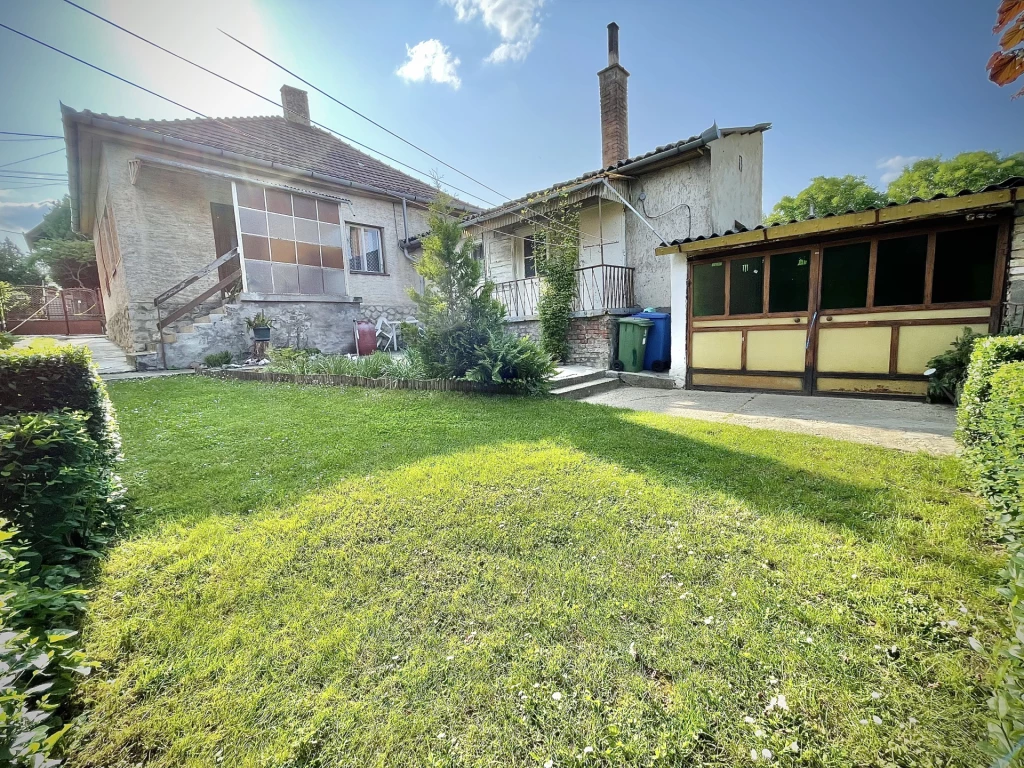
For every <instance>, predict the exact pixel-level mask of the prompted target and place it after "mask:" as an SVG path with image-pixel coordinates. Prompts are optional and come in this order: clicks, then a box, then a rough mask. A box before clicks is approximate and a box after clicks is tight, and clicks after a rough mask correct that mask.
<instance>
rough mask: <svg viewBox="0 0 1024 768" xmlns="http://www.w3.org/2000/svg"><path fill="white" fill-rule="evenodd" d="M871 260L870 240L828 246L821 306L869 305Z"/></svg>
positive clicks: (822, 280)
mask: <svg viewBox="0 0 1024 768" xmlns="http://www.w3.org/2000/svg"><path fill="white" fill-rule="evenodd" d="M870 260H871V244H870V243H854V244H853V245H836V246H832V247H831V248H825V249H824V251H823V252H822V262H821V308H822V309H855V308H859V307H866V306H867V305H868V262H869V261H870Z"/></svg>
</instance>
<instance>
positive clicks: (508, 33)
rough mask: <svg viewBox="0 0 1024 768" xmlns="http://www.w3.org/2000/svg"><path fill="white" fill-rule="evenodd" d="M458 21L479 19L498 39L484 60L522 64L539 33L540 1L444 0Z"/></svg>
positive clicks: (493, 62)
mask: <svg viewBox="0 0 1024 768" xmlns="http://www.w3.org/2000/svg"><path fill="white" fill-rule="evenodd" d="M445 2H446V3H448V5H450V6H452V8H454V9H455V17H456V18H457V19H458V20H459V21H470V20H471V19H474V18H476V17H477V16H479V17H480V20H481V21H483V23H484V26H486V27H488V28H489V29H493V30H494V31H496V32H497V33H498V34H499V35H500V36H501V45H499V46H498V47H497V48H495V49H494V50H493V51H491V55H490V56H488V57H487V59H486V61H489V62H491V63H492V64H500V63H502V62H504V61H522V60H523V59H525V58H526V56H527V54H528V53H529V52H530V49H532V48H533V42H534V40H536V39H537V35H539V34H540V9H541V7H542V6H543V5H544V0H445Z"/></svg>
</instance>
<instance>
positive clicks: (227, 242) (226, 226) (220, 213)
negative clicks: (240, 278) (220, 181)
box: [210, 203, 238, 296]
mask: <svg viewBox="0 0 1024 768" xmlns="http://www.w3.org/2000/svg"><path fill="white" fill-rule="evenodd" d="M210 215H211V216H212V217H213V243H214V248H215V250H216V251H217V257H218V258H219V257H221V256H223V255H224V254H225V253H227V252H228V251H230V250H231V249H232V248H237V247H238V229H237V228H236V227H235V209H234V208H233V207H232V206H230V205H225V204H224V203H210ZM237 269H238V262H237V261H229V262H227V263H226V264H221V265H220V266H219V267H217V276H218V278H220V279H221V280H223V279H224V278H226V277H228V276H229V275H230V274H232V273H233V272H235V271H236V270H237ZM236 288H237V286H236V285H231V286H228V287H227V288H225V289H224V290H223V291H221V294H222V295H224V296H227V295H229V294H230V293H232V292H234V291H235V290H236Z"/></svg>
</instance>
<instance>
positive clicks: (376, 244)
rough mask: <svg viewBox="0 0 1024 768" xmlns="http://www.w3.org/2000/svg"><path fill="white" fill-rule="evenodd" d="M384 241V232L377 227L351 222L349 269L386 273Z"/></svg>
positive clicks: (377, 273) (378, 273) (379, 273)
mask: <svg viewBox="0 0 1024 768" xmlns="http://www.w3.org/2000/svg"><path fill="white" fill-rule="evenodd" d="M382 241H383V237H382V232H381V230H380V229H378V228H377V227H364V226H361V225H359V224H350V225H349V228H348V245H349V262H348V265H349V269H351V270H352V271H353V272H370V273H372V274H375V275H383V274H385V271H384V252H383V251H382V249H381V242H382Z"/></svg>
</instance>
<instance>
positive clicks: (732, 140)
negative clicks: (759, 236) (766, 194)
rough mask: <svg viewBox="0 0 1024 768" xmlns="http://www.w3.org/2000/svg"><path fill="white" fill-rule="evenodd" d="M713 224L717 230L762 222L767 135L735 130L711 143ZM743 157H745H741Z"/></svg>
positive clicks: (751, 226)
mask: <svg viewBox="0 0 1024 768" xmlns="http://www.w3.org/2000/svg"><path fill="white" fill-rule="evenodd" d="M709 146H710V148H711V223H712V225H713V231H715V232H725V231H726V230H727V229H735V227H736V225H735V222H737V221H738V222H740V223H741V224H743V226H745V227H747V228H748V229H752V228H754V227H756V226H757V225H758V224H760V223H761V217H762V215H763V208H762V207H761V202H762V201H761V182H762V172H763V160H762V158H763V150H764V134H763V133H762V132H761V131H755V132H754V133H748V134H745V135H744V134H739V133H733V134H730V135H729V136H723V137H722V138H721V139H718V140H717V141H713V142H711V144H710V145H709ZM741 158H742V160H741Z"/></svg>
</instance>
